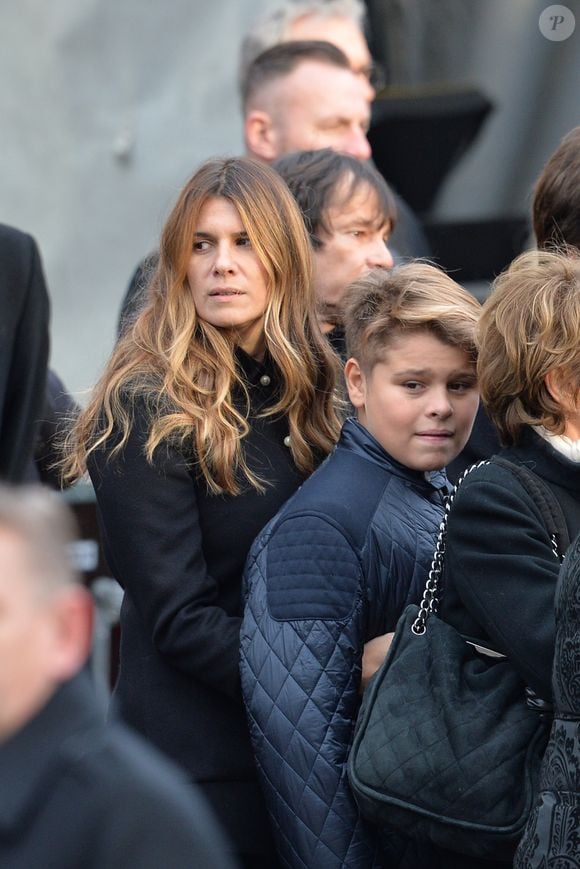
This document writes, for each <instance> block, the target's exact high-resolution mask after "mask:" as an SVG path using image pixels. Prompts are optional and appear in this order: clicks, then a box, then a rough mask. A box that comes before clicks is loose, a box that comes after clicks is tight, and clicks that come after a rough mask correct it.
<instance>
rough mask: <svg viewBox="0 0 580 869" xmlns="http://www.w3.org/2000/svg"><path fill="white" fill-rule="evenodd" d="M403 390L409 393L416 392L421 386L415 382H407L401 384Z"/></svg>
mask: <svg viewBox="0 0 580 869" xmlns="http://www.w3.org/2000/svg"><path fill="white" fill-rule="evenodd" d="M403 386H404V388H405V389H408V390H409V392H418V391H419V389H421V388H422V386H423V384H422V383H419V382H418V381H417V380H407V381H406V382H405V383H403Z"/></svg>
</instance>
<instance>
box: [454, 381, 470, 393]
mask: <svg viewBox="0 0 580 869" xmlns="http://www.w3.org/2000/svg"><path fill="white" fill-rule="evenodd" d="M474 386H475V384H474V383H473V381H468V380H458V381H456V382H455V383H450V384H449V389H451V390H453V392H467V390H468V389H473V387H474Z"/></svg>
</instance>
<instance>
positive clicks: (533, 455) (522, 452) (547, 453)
mask: <svg viewBox="0 0 580 869" xmlns="http://www.w3.org/2000/svg"><path fill="white" fill-rule="evenodd" d="M499 455H500V456H505V457H506V458H507V459H513V458H515V459H517V460H518V461H519V462H521V464H523V465H526V466H527V467H528V468H529V469H530V470H531V471H534V472H535V473H537V474H539V476H540V477H542V478H543V479H544V480H549V481H550V482H551V483H553V484H554V485H556V486H561V488H562V489H567V490H568V491H570V492H572V493H574V494H576V495H577V494H578V492H579V491H580V462H573V461H571V460H570V459H569V458H567V456H565V455H563V454H562V453H561V452H559V450H556V449H554V447H553V446H552V445H551V444H550V443H549V442H548V441H547V440H545V439H544V438H543V437H541V436H540V435H539V434H538V433H537V432H535V431H534V430H533V428H531V427H530V426H526V427H525V429H524V430H523V432H522V435H521V437H520V439H519V442H518V444H517V445H516V446H513V447H507V448H506V449H505V450H502V451H501V452H500V454H499Z"/></svg>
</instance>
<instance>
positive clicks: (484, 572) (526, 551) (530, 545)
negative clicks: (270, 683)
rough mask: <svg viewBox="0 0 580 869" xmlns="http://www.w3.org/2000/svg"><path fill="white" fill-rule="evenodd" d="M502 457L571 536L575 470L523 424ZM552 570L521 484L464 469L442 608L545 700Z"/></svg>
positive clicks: (505, 473) (539, 523)
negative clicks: (528, 478) (550, 501)
mask: <svg viewBox="0 0 580 869" xmlns="http://www.w3.org/2000/svg"><path fill="white" fill-rule="evenodd" d="M500 455H502V456H503V457H505V458H506V459H509V460H510V461H512V462H515V463H518V464H522V465H526V466H527V467H528V468H529V469H531V470H532V471H534V472H535V473H536V474H537V475H538V476H539V477H541V479H542V481H543V482H544V483H545V484H546V485H547V486H549V488H550V489H551V491H552V492H553V494H554V495H555V497H556V499H557V500H558V502H559V504H560V506H561V507H562V511H563V513H564V517H565V519H566V523H567V526H568V533H569V538H570V539H571V540H572V539H574V537H575V536H576V534H577V533H578V531H580V464H577V463H575V462H572V461H570V460H568V459H567V458H566V457H565V456H563V455H562V454H561V453H559V452H558V451H556V450H555V449H554V448H553V447H552V446H551V445H550V444H549V443H548V442H546V441H545V440H544V439H543V438H541V437H540V436H539V435H538V434H537V433H536V432H535V431H533V429H531V428H529V429H526V430H525V434H524V435H523V437H522V439H521V441H520V443H519V445H518V446H514V447H510V448H507V449H505V450H502V451H501V453H500ZM559 569H560V563H559V561H558V559H557V558H556V556H555V555H554V552H553V550H552V544H551V541H550V536H549V533H548V530H547V528H546V525H545V522H544V520H543V518H542V514H541V512H540V510H539V508H538V505H537V504H536V503H534V501H533V500H532V498H531V496H530V495H529V494H528V492H527V491H526V490H525V489H524V488H523V485H522V483H520V481H519V480H518V479H517V478H516V477H515V476H514V474H512V473H511V472H510V471H509V470H508V469H506V468H504V467H502V466H501V465H496V464H495V463H491V464H488V465H485V466H482V467H480V468H478V469H477V470H475V471H472V472H471V474H469V475H468V476H467V478H466V479H465V481H464V483H462V485H461V486H460V488H459V490H458V492H457V495H456V497H455V501H454V504H453V507H452V509H451V513H450V516H449V523H448V533H447V551H446V553H445V568H444V577H443V602H442V606H441V607H440V610H441V613H442V615H443V617H444V619H445V621H448V622H450V623H451V624H453V626H454V627H455V628H457V630H458V631H460V633H462V634H463V635H465V636H467V637H470V638H472V639H476V640H479V641H480V642H481V644H482V645H484V646H488V647H491V648H494V649H496V650H497V651H499V652H502V653H503V654H505V655H507V657H508V658H509V660H510V661H511V662H512V663H513V665H514V667H515V668H516V670H518V672H519V673H520V675H521V676H522V679H523V680H524V682H525V683H526V685H529V686H530V687H531V688H533V689H534V691H535V692H536V693H537V694H538V695H539V696H540V697H541V698H544V699H546V700H550V699H551V696H552V689H551V675H552V661H553V657H554V644H555V622H554V592H555V588H556V581H557V578H558V572H559ZM440 865H441V866H445V867H446V869H475V867H476V866H477V867H479V866H481V867H486V869H493V864H492V863H489V862H483V861H481V862H478V861H477V860H474V859H472V858H464V857H461V856H460V855H452V854H449V853H447V852H445V854H441V856H440ZM497 865H498V866H500V865H501V866H504V865H505V864H497Z"/></svg>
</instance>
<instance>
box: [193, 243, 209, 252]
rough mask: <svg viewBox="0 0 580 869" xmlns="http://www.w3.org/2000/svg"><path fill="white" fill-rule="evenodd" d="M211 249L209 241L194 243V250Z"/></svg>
mask: <svg viewBox="0 0 580 869" xmlns="http://www.w3.org/2000/svg"><path fill="white" fill-rule="evenodd" d="M208 247H209V241H194V242H193V250H207V249H208Z"/></svg>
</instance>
